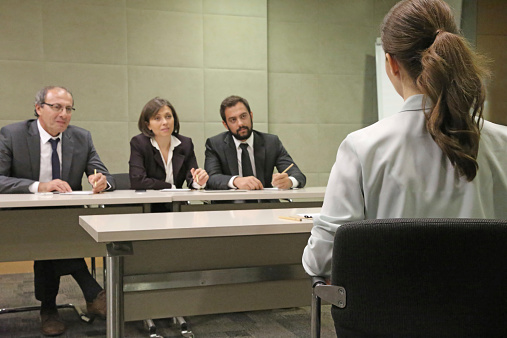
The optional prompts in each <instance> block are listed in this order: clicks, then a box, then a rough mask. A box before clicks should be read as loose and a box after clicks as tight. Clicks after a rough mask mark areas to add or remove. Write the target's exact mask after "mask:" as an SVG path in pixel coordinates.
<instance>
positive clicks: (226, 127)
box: [222, 120, 229, 130]
mask: <svg viewBox="0 0 507 338" xmlns="http://www.w3.org/2000/svg"><path fill="white" fill-rule="evenodd" d="M222 124H223V125H224V127H225V129H227V130H229V127H228V126H227V123H226V122H225V121H224V120H222Z"/></svg>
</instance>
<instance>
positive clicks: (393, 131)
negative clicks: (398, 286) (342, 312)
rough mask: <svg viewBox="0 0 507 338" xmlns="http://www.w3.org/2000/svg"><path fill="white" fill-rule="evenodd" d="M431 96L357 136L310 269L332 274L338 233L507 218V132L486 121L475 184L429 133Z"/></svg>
mask: <svg viewBox="0 0 507 338" xmlns="http://www.w3.org/2000/svg"><path fill="white" fill-rule="evenodd" d="M422 99H423V95H414V96H411V97H409V98H408V99H407V100H406V101H405V104H404V105H403V108H402V110H401V112H400V113H398V114H395V115H393V116H390V117H388V118H385V119H383V120H381V121H379V122H377V123H375V124H373V125H371V126H368V127H366V128H363V129H361V130H358V131H355V132H353V133H351V134H349V135H348V136H347V137H346V139H345V140H344V141H343V142H342V144H341V145H340V148H339V149H338V153H337V155H336V162H335V164H334V165H333V168H332V169H331V174H330V177H329V182H328V185H327V188H326V194H325V197H324V203H323V206H322V210H321V213H320V214H319V215H318V216H317V217H315V218H314V221H313V222H314V225H313V229H312V231H311V236H310V239H309V240H308V245H307V246H306V248H305V250H304V253H303V266H304V268H305V270H306V272H307V273H308V274H310V275H312V276H329V275H330V274H331V255H332V248H333V238H334V234H335V232H336V229H337V228H338V227H339V226H340V225H341V224H343V223H347V222H353V221H360V220H364V219H381V218H401V217H413V218H432V217H443V218H450V217H457V218H485V219H507V151H506V150H505V149H506V145H507V127H505V126H501V125H497V124H493V123H491V122H488V121H484V126H483V128H482V131H481V139H480V144H479V154H478V157H477V161H478V164H479V171H478V172H477V176H476V177H475V179H474V180H473V181H472V182H467V180H466V179H465V178H463V177H461V178H459V177H458V176H457V175H456V172H455V169H454V167H453V166H452V165H451V163H450V162H449V160H448V159H447V157H446V156H445V155H444V154H443V152H442V151H441V150H440V148H439V147H438V146H437V144H436V143H435V141H433V139H432V137H431V135H430V134H429V133H428V131H427V130H426V119H425V116H424V113H423V110H422Z"/></svg>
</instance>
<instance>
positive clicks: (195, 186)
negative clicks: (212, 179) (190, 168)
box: [192, 181, 206, 190]
mask: <svg viewBox="0 0 507 338" xmlns="http://www.w3.org/2000/svg"><path fill="white" fill-rule="evenodd" d="M205 187H206V183H204V184H203V185H200V184H199V183H197V182H196V181H193V182H192V188H194V189H197V190H199V189H204V188H205Z"/></svg>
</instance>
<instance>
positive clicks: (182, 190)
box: [159, 189, 192, 192]
mask: <svg viewBox="0 0 507 338" xmlns="http://www.w3.org/2000/svg"><path fill="white" fill-rule="evenodd" d="M159 191H162V192H189V191H192V189H161V190H159Z"/></svg>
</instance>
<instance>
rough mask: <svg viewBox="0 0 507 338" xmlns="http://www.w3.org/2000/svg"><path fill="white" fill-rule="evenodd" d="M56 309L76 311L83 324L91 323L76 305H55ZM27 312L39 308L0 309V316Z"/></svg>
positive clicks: (36, 306) (35, 306)
mask: <svg viewBox="0 0 507 338" xmlns="http://www.w3.org/2000/svg"><path fill="white" fill-rule="evenodd" d="M56 308H58V309H74V311H76V313H77V315H78V316H79V318H80V319H81V320H82V321H83V322H85V323H90V322H91V321H92V320H91V319H90V317H88V316H87V315H86V314H85V313H84V312H83V310H81V308H80V307H79V306H77V305H74V304H71V303H68V304H60V305H57V306H56ZM28 311H40V306H39V305H34V306H20V307H11V308H4V309H0V315H2V314H7V313H18V312H28Z"/></svg>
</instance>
